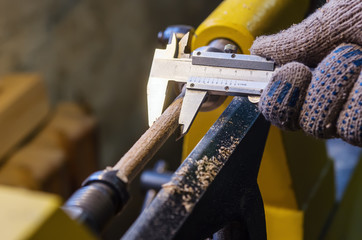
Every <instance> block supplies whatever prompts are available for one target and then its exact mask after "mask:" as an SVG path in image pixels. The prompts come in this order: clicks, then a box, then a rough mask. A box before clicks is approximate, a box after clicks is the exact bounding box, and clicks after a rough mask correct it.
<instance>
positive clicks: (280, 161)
mask: <svg viewBox="0 0 362 240" xmlns="http://www.w3.org/2000/svg"><path fill="white" fill-rule="evenodd" d="M258 183H259V186H261V192H262V195H263V199H264V202H266V203H268V204H269V205H272V206H275V207H284V208H289V209H298V204H297V200H296V197H295V194H294V189H293V185H292V179H291V175H290V171H289V166H288V162H287V156H286V154H285V150H284V144H283V139H282V134H281V132H280V130H279V129H277V128H276V127H273V126H271V127H270V131H269V135H268V139H267V142H266V146H265V150H264V155H263V159H262V162H261V166H260V171H259V175H258Z"/></svg>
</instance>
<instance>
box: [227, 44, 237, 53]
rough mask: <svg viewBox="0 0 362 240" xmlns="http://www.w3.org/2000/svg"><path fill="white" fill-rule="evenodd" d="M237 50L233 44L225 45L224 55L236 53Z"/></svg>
mask: <svg viewBox="0 0 362 240" xmlns="http://www.w3.org/2000/svg"><path fill="white" fill-rule="evenodd" d="M237 51H238V48H237V47H236V46H235V45H234V44H226V45H225V47H224V52H226V53H236V52H237Z"/></svg>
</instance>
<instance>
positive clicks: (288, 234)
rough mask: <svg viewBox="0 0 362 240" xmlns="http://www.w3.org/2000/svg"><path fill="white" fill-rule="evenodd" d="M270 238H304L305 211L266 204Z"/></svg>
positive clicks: (286, 239)
mask: <svg viewBox="0 0 362 240" xmlns="http://www.w3.org/2000/svg"><path fill="white" fill-rule="evenodd" d="M264 207H265V221H266V226H267V229H266V231H267V236H268V239H278V240H303V239H304V235H303V225H304V213H303V211H300V210H295V209H288V208H280V207H275V206H270V205H265V206H264Z"/></svg>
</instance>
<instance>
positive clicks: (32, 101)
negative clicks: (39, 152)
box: [0, 74, 49, 160]
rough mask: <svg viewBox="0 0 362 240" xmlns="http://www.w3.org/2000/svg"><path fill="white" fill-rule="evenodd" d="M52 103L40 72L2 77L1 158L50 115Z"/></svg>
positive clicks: (0, 114)
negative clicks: (49, 100) (49, 101)
mask: <svg viewBox="0 0 362 240" xmlns="http://www.w3.org/2000/svg"><path fill="white" fill-rule="evenodd" d="M48 112H49V103H48V98H47V93H46V89H45V87H44V84H43V81H42V79H41V77H40V76H39V75H36V74H13V75H8V76H5V77H3V78H1V79H0V160H2V159H3V158H4V156H5V155H6V154H8V153H9V151H11V150H13V149H14V147H15V146H17V145H18V144H19V143H20V142H21V141H22V140H23V139H24V138H26V137H27V136H28V135H29V134H30V133H31V132H32V131H33V130H34V129H35V128H36V127H37V126H39V125H40V124H41V123H42V122H43V121H44V120H45V118H46V116H47V114H48Z"/></svg>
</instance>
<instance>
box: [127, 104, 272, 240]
mask: <svg viewBox="0 0 362 240" xmlns="http://www.w3.org/2000/svg"><path fill="white" fill-rule="evenodd" d="M268 129H269V124H268V123H267V122H266V121H265V120H264V118H263V117H261V116H260V114H259V112H258V110H257V106H256V105H255V104H252V103H250V102H249V101H248V100H247V99H245V98H242V97H235V98H234V100H233V101H232V102H231V103H230V105H229V106H228V108H227V109H226V110H225V111H224V113H223V114H222V115H221V116H220V117H219V119H218V120H217V121H216V123H215V124H214V125H213V126H212V127H211V128H210V130H209V131H208V133H207V134H206V135H205V136H204V138H203V139H202V140H201V141H200V143H199V144H198V145H197V146H196V147H195V149H194V150H193V151H192V153H191V154H190V155H189V156H188V157H187V158H186V160H185V161H184V163H183V164H182V165H181V166H180V167H179V169H178V170H177V171H176V172H175V174H174V175H173V177H172V180H171V181H170V182H169V183H167V184H164V185H163V187H162V189H161V191H160V192H159V194H158V195H157V196H156V198H155V199H154V201H153V202H152V203H151V205H150V206H149V207H148V208H147V209H145V211H144V212H143V213H142V214H141V215H140V216H139V218H138V219H137V220H136V222H135V223H134V224H133V225H132V227H131V228H130V229H129V230H128V232H127V233H126V234H125V235H124V236H123V238H122V239H127V240H131V239H205V238H207V237H211V236H212V234H213V233H215V232H217V231H218V230H219V229H221V228H222V227H224V226H226V225H227V224H228V223H230V222H239V223H241V224H242V226H243V229H241V230H242V231H243V232H242V233H241V234H242V235H243V236H247V238H249V239H266V230H265V219H264V208H263V203H262V199H261V195H260V192H259V188H258V185H257V175H258V171H259V165H260V160H261V157H262V153H263V150H264V145H265V140H266V136H267V132H268Z"/></svg>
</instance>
